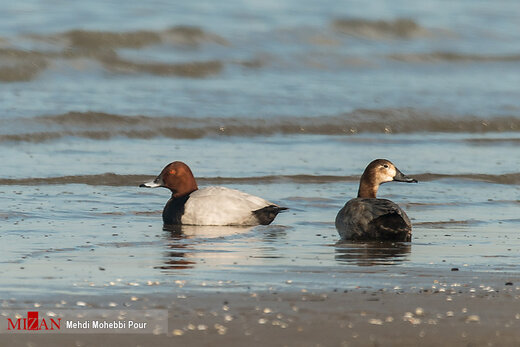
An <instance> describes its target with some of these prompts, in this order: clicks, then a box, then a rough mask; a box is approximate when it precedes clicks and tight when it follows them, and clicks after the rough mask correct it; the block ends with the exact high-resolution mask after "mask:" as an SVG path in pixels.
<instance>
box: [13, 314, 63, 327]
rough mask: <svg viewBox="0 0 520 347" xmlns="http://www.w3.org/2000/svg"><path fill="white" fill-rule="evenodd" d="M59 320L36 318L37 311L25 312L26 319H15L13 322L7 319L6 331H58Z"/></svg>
mask: <svg viewBox="0 0 520 347" xmlns="http://www.w3.org/2000/svg"><path fill="white" fill-rule="evenodd" d="M60 329H61V318H57V319H54V318H47V319H45V318H42V319H39V318H38V312H37V311H29V312H27V318H17V319H16V320H15V321H14V322H13V320H12V319H11V318H7V330H60Z"/></svg>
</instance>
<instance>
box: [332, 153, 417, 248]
mask: <svg viewBox="0 0 520 347" xmlns="http://www.w3.org/2000/svg"><path fill="white" fill-rule="evenodd" d="M391 181H398V182H408V183H411V182H414V183H417V180H416V179H414V178H411V177H408V176H406V175H404V174H403V173H402V172H401V171H399V169H397V168H396V167H395V165H394V164H392V162H390V161H389V160H386V159H376V160H374V161H372V162H371V163H370V164H368V166H367V168H366V169H365V171H364V172H363V175H362V176H361V180H360V182H359V191H358V196H357V198H355V199H352V200H350V201H348V202H347V203H346V204H345V206H343V208H342V209H341V210H340V211H339V212H338V215H337V216H336V229H337V230H338V233H339V235H340V236H341V238H342V239H344V240H358V241H368V240H375V241H411V239H412V224H411V223H410V220H409V219H408V216H407V215H406V213H405V212H404V211H403V210H402V209H401V208H400V207H399V206H398V205H397V204H396V203H394V202H392V201H390V200H387V199H378V198H376V194H377V190H378V189H379V185H381V184H383V183H385V182H391Z"/></svg>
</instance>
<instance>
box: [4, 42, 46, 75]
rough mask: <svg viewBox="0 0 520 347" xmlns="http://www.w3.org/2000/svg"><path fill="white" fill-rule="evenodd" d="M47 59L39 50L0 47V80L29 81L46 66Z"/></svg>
mask: <svg viewBox="0 0 520 347" xmlns="http://www.w3.org/2000/svg"><path fill="white" fill-rule="evenodd" d="M47 65H48V63H47V59H45V57H44V55H43V54H41V53H39V52H32V51H22V50H18V49H12V48H3V49H0V81H1V82H20V81H30V80H32V79H33V78H35V77H36V76H37V75H38V74H39V73H40V72H42V71H43V70H45V68H46V67H47Z"/></svg>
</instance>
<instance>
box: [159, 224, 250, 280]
mask: <svg viewBox="0 0 520 347" xmlns="http://www.w3.org/2000/svg"><path fill="white" fill-rule="evenodd" d="M251 229H252V227H240V226H207V225H204V226H201V225H170V226H166V225H165V226H164V228H163V230H164V231H167V232H168V235H167V241H168V243H167V244H166V245H165V247H166V248H167V250H166V252H165V256H164V260H163V264H162V265H160V266H156V267H155V268H156V269H161V270H185V269H192V268H194V267H195V266H196V264H197V261H203V260H205V259H207V258H211V263H212V264H218V263H219V262H223V263H228V262H229V257H230V256H231V255H230V253H229V250H227V249H226V244H227V243H222V244H221V243H214V242H212V241H215V240H218V239H222V238H225V237H230V236H234V235H240V234H244V233H247V232H249V231H251ZM209 245H211V246H210V247H208V246H209ZM219 258H221V259H220V261H219Z"/></svg>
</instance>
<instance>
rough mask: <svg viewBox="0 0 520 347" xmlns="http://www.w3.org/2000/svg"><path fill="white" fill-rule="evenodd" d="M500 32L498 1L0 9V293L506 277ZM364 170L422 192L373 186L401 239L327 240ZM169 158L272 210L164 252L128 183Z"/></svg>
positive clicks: (203, 181)
mask: <svg viewBox="0 0 520 347" xmlns="http://www.w3.org/2000/svg"><path fill="white" fill-rule="evenodd" d="M519 17H520V4H519V3H518V2H517V1H512V0H510V1H508V0H500V1H494V2H489V1H466V0H457V1H440V0H439V1H421V2H414V1H410V0H403V1H393V2H391V3H387V2H384V1H370V2H368V1H341V2H340V1H330V0H326V1H320V2H316V1H293V0H285V1H226V2H225V3H215V2H213V1H192V2H184V3H182V4H181V3H176V2H173V1H147V2H142V1H125V2H121V1H109V2H107V1H90V2H79V1H72V2H71V1H24V2H13V1H0V106H1V107H0V110H1V112H0V160H1V161H2V166H1V167H2V169H1V174H0V198H1V201H2V203H1V205H0V206H1V208H0V218H1V219H2V223H1V224H0V245H1V246H0V250H1V252H0V274H1V280H0V292H2V293H4V294H5V295H12V296H17V295H32V296H34V295H36V294H42V292H43V291H44V290H43V289H42V288H52V289H53V290H55V291H57V292H61V293H69V294H71V293H80V294H87V293H90V294H99V295H103V294H104V293H107V292H109V290H110V289H112V290H116V292H117V291H124V292H133V291H136V290H142V291H144V292H148V291H160V290H163V291H170V290H171V289H172V288H178V287H179V286H182V287H184V288H192V289H203V288H206V287H209V288H215V287H218V288H220V290H235V289H236V290H244V288H255V289H266V288H278V289H280V288H281V289H283V288H287V289H290V290H294V289H295V288H296V289H297V290H299V289H302V288H321V287H323V288H328V289H331V288H335V289H337V288H354V287H360V286H361V287H363V286H370V287H383V286H406V285H407V284H408V285H411V284H410V283H412V282H413V283H415V284H413V285H422V286H428V285H429V284H431V283H432V282H433V281H434V280H436V279H438V274H439V273H443V272H442V271H446V270H447V271H448V273H447V275H446V278H445V281H447V282H451V283H457V281H458V279H457V278H456V277H453V276H454V275H453V274H452V273H450V272H449V269H451V268H452V267H460V268H461V269H464V268H465V269H468V270H469V273H473V274H475V276H476V277H475V278H477V280H475V281H477V282H478V281H484V282H485V281H487V280H489V278H491V277H489V276H490V274H494V276H500V274H503V276H505V277H508V278H509V277H511V276H513V277H515V278H518V276H519V275H518V274H519V272H518V270H519V268H518V264H519V263H520V262H519V261H518V260H519V259H518V257H519V251H520V241H519V240H520V236H518V231H519V229H520V218H519V211H520V200H519V199H520V198H519V192H520V170H519V166H520V151H519V149H518V145H519V144H520V88H519V86H520V22H519V21H518V18H519ZM375 158H388V159H390V160H392V161H393V162H394V163H395V164H396V166H397V167H399V168H400V169H401V170H402V171H403V172H404V173H406V174H409V175H412V176H414V175H415V176H417V178H419V179H420V181H421V182H420V183H419V184H418V185H405V184H398V183H395V184H387V185H384V186H383V187H382V189H381V190H380V196H381V197H385V198H390V199H392V200H394V201H396V202H397V203H399V204H401V205H402V206H403V207H404V208H405V210H406V211H407V213H408V215H409V216H410V217H411V219H412V222H413V224H414V239H413V241H412V243H411V244H404V245H390V246H389V245H385V246H377V245H363V244H343V245H336V242H337V241H338V236H337V233H336V231H335V229H334V224H333V221H334V217H335V215H336V213H337V211H338V210H339V209H340V208H341V206H342V205H343V204H344V203H345V202H346V201H347V200H348V199H350V198H351V197H354V196H355V194H356V192H357V179H358V176H359V175H360V174H361V173H362V171H363V169H364V167H365V166H366V165H367V164H368V163H369V162H370V161H371V160H372V159H375ZM173 160H182V161H185V162H186V163H188V165H190V166H191V168H192V170H193V172H194V174H195V176H196V177H198V178H199V185H201V186H204V185H211V184H222V185H226V186H229V187H233V188H238V189H241V190H244V191H247V192H249V193H252V194H257V195H260V196H262V197H264V198H267V199H268V200H271V201H274V202H276V203H279V204H281V205H284V206H288V207H291V210H290V212H287V213H284V214H282V215H280V216H279V217H278V218H277V219H276V220H275V223H274V224H273V225H271V226H268V227H257V228H248V229H244V230H239V229H237V228H223V229H218V228H217V229H218V230H217V229H215V228H209V229H208V228H193V227H187V228H184V230H183V231H184V236H179V235H172V234H170V233H169V232H167V231H163V230H162V221H161V217H160V211H161V210H162V207H163V205H164V203H165V202H166V200H167V199H168V192H167V191H166V190H162V191H161V190H154V191H148V190H139V189H138V188H137V185H138V184H139V183H141V181H142V180H145V179H147V178H150V177H152V176H155V175H156V174H158V173H159V171H160V170H161V169H162V167H163V166H164V165H165V164H167V163H168V162H170V161H173ZM368 266H370V268H368ZM367 269H370V270H367ZM457 274H458V273H457ZM478 274H482V276H481V277H479V276H480V275H478ZM486 276H488V277H486ZM419 277H420V278H421V279H420V280H418V278H419ZM486 278H487V279H486ZM499 278H501V277H499ZM35 281H38V283H39V285H40V287H39V288H34V286H32V287H31V283H34V282H35ZM148 281H151V282H150V283H153V284H155V282H159V283H160V284H159V285H153V286H147V285H146V284H147V283H149V282H148ZM111 283H113V284H111ZM150 288H151V289H150Z"/></svg>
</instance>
